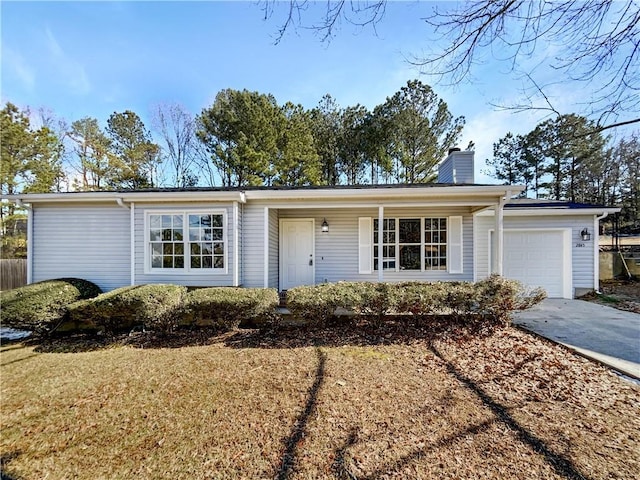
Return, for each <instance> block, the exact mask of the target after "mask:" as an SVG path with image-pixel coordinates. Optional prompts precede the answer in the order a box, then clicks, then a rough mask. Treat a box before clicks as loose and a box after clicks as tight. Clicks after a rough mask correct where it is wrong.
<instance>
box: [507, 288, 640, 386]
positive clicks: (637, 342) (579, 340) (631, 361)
mask: <svg viewBox="0 0 640 480" xmlns="http://www.w3.org/2000/svg"><path fill="white" fill-rule="evenodd" d="M513 323H515V324H516V325H520V326H522V327H524V328H526V329H528V330H531V331H533V332H535V333H537V334H539V335H542V336H543V337H546V338H548V339H550V340H553V341H555V342H558V343H562V344H563V345H566V346H568V347H570V348H572V349H574V350H576V351H577V352H579V353H581V354H583V355H585V356H587V357H590V358H593V359H595V360H597V361H599V362H602V363H604V364H606V365H608V366H610V367H612V368H614V369H615V370H618V371H620V372H622V373H624V374H626V375H629V376H632V377H635V378H640V314H637V313H631V312H623V311H621V310H616V309H615V308H611V307H605V306H603V305H598V304H596V303H591V302H585V301H583V300H563V299H554V298H551V299H546V300H545V301H543V302H542V303H541V304H539V305H536V306H535V307H534V308H532V309H530V310H526V311H524V312H518V313H517V314H516V315H514V319H513Z"/></svg>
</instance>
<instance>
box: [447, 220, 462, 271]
mask: <svg viewBox="0 0 640 480" xmlns="http://www.w3.org/2000/svg"><path fill="white" fill-rule="evenodd" d="M448 230H449V231H448V232H447V235H448V237H449V245H448V246H447V250H448V254H447V257H448V258H447V265H448V266H449V273H462V217H459V216H456V217H449V228H448Z"/></svg>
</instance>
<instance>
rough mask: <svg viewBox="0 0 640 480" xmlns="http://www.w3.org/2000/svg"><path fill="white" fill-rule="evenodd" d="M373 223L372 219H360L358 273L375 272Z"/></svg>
mask: <svg viewBox="0 0 640 480" xmlns="http://www.w3.org/2000/svg"><path fill="white" fill-rule="evenodd" d="M372 236H373V222H372V220H371V217H359V218H358V273H362V274H364V273H371V272H372V271H373V268H372V263H373V246H372V243H373V242H372V240H373V238H372Z"/></svg>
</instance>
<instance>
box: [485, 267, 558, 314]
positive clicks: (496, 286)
mask: <svg viewBox="0 0 640 480" xmlns="http://www.w3.org/2000/svg"><path fill="white" fill-rule="evenodd" d="M475 287H476V298H477V301H478V312H479V313H481V314H482V315H484V316H486V317H489V318H490V319H491V320H493V321H494V322H497V323H501V324H508V323H509V321H510V316H511V313H512V312H514V311H517V310H526V309H527V308H531V307H532V306H534V305H536V304H538V303H540V302H541V301H542V300H544V299H545V298H546V297H547V293H546V292H545V291H544V290H543V289H542V288H535V289H527V288H525V287H524V285H522V283H520V282H518V281H517V280H508V279H506V278H503V277H501V276H499V275H491V276H490V277H489V278H487V279H485V280H481V281H480V282H477V283H476V284H475Z"/></svg>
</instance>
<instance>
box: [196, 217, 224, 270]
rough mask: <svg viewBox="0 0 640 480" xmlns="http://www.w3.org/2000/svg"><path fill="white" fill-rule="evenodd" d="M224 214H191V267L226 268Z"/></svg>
mask: <svg viewBox="0 0 640 480" xmlns="http://www.w3.org/2000/svg"><path fill="white" fill-rule="evenodd" d="M223 234H224V232H223V220H222V215H189V245H190V247H189V248H190V255H191V268H193V269H221V268H224V241H223V238H224V236H223Z"/></svg>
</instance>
